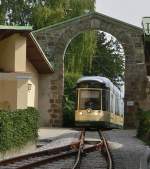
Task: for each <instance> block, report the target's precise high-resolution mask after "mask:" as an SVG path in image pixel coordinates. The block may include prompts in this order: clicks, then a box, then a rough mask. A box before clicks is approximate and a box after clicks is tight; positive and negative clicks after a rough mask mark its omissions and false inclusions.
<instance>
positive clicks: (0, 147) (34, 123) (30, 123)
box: [0, 107, 39, 152]
mask: <svg viewBox="0 0 150 169" xmlns="http://www.w3.org/2000/svg"><path fill="white" fill-rule="evenodd" d="M38 118H39V112H38V111H37V110H36V109H35V108H31V107H29V108H27V109H23V110H16V111H5V110H0V152H5V151H7V150H11V149H19V148H21V147H22V146H23V145H25V144H26V143H28V142H29V141H35V140H36V139H37V137H38Z"/></svg>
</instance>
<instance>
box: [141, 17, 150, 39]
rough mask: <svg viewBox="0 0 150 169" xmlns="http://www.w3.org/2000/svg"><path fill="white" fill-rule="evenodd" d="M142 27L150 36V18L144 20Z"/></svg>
mask: <svg viewBox="0 0 150 169" xmlns="http://www.w3.org/2000/svg"><path fill="white" fill-rule="evenodd" d="M142 26H143V29H144V33H145V35H147V36H150V17H143V18H142Z"/></svg>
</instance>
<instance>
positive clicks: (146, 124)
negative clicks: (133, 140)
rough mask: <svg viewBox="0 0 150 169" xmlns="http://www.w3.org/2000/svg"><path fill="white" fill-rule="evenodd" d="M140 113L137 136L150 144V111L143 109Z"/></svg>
mask: <svg viewBox="0 0 150 169" xmlns="http://www.w3.org/2000/svg"><path fill="white" fill-rule="evenodd" d="M138 114H139V115H138V118H139V126H138V130H137V136H138V137H139V138H140V139H142V140H143V141H145V142H146V143H148V144H149V145H150V111H141V112H139V113H138Z"/></svg>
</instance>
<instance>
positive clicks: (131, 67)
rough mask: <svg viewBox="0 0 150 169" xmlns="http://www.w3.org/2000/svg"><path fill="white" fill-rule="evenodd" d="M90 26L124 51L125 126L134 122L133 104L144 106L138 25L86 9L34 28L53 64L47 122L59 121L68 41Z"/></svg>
mask: <svg viewBox="0 0 150 169" xmlns="http://www.w3.org/2000/svg"><path fill="white" fill-rule="evenodd" d="M89 30H102V31H105V32H108V33H110V34H112V35H113V36H115V37H116V38H117V39H118V41H119V42H120V43H121V44H122V46H123V48H124V52H125V57H126V58H125V60H126V70H125V126H128V127H135V126H136V113H135V112H136V107H137V105H139V106H140V107H141V108H143V109H146V108H147V107H146V106H147V105H146V103H147V94H146V87H147V84H148V83H147V82H148V81H147V73H146V67H145V56H144V46H143V31H142V29H141V28H138V27H136V26H133V25H130V24H127V23H125V22H122V21H119V20H116V19H114V18H111V17H108V16H105V15H102V14H100V13H89V14H86V15H83V16H80V17H76V18H73V19H70V20H67V21H65V22H61V23H58V24H55V25H53V26H48V27H45V28H42V29H39V30H37V31H34V32H33V35H34V36H35V38H36V39H37V41H38V42H39V44H40V46H41V48H42V49H43V50H44V52H45V53H46V55H47V56H48V57H49V58H50V61H51V63H53V64H54V69H55V73H54V74H53V75H52V76H51V77H49V78H50V79H49V80H50V84H49V92H48V94H49V98H50V99H49V101H50V103H49V110H47V111H48V113H49V124H50V125H51V126H61V125H62V120H63V116H62V101H63V91H64V86H63V80H64V54H65V50H66V48H67V46H68V44H69V43H70V41H71V40H72V39H73V38H74V37H75V36H77V35H78V34H80V33H82V32H85V31H89Z"/></svg>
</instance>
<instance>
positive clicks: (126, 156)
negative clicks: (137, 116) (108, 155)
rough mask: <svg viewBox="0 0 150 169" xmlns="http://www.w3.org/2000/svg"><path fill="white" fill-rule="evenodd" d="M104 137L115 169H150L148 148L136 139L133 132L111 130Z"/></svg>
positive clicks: (149, 150)
mask: <svg viewBox="0 0 150 169" xmlns="http://www.w3.org/2000/svg"><path fill="white" fill-rule="evenodd" d="M104 135H105V137H106V138H107V139H108V140H109V144H110V149H111V152H112V155H113V160H114V165H115V169H150V167H148V157H149V158H150V148H149V147H148V146H146V145H144V143H143V142H142V141H140V140H139V139H137V138H136V131H135V130H111V131H105V132H104Z"/></svg>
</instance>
